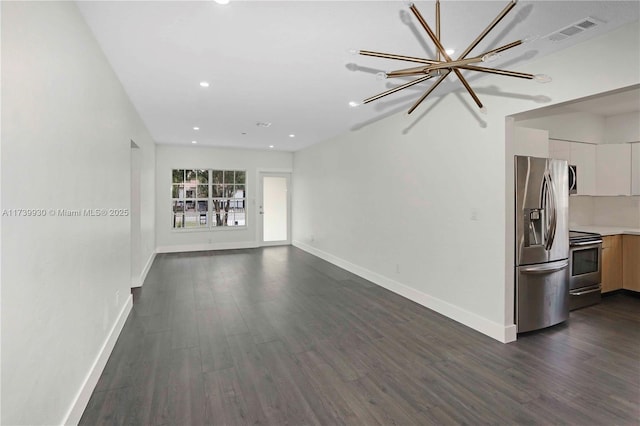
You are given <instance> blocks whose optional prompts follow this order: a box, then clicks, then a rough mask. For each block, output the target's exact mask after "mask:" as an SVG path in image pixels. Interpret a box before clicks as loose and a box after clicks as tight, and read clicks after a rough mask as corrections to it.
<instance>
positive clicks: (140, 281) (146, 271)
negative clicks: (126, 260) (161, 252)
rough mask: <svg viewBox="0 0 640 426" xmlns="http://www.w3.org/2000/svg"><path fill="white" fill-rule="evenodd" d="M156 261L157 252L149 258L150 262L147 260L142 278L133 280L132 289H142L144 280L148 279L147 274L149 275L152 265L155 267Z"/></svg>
mask: <svg viewBox="0 0 640 426" xmlns="http://www.w3.org/2000/svg"><path fill="white" fill-rule="evenodd" d="M155 259H156V252H155V251H154V252H153V253H151V256H149V260H147V264H146V265H145V266H144V269H143V270H142V273H141V274H140V277H139V278H138V279H137V280H132V282H131V288H136V287H142V284H144V280H145V279H146V278H147V274H149V270H150V269H151V265H153V261H154V260H155Z"/></svg>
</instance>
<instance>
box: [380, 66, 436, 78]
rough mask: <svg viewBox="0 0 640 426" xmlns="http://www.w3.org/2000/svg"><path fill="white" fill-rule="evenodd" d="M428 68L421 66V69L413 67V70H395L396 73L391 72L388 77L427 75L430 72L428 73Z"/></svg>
mask: <svg viewBox="0 0 640 426" xmlns="http://www.w3.org/2000/svg"><path fill="white" fill-rule="evenodd" d="M426 69H427V67H426V66H424V65H423V66H420V67H413V68H404V69H401V70H395V71H389V72H387V73H385V74H386V76H387V77H388V78H391V77H407V76H411V75H424V74H427V72H428V71H426Z"/></svg>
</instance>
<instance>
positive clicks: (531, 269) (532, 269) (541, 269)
mask: <svg viewBox="0 0 640 426" xmlns="http://www.w3.org/2000/svg"><path fill="white" fill-rule="evenodd" d="M567 266H569V261H568V260H565V261H564V262H562V263H560V264H558V263H553V264H551V265H535V266H528V267H524V268H520V272H522V273H524V274H548V273H549V272H556V271H561V270H563V269H564V268H566V267H567Z"/></svg>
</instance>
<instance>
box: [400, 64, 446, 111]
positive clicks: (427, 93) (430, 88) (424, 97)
mask: <svg viewBox="0 0 640 426" xmlns="http://www.w3.org/2000/svg"><path fill="white" fill-rule="evenodd" d="M450 72H451V71H449V70H447V71H446V72H445V73H444V74H442V75H441V76H440V78H438V79H437V80H436V81H435V83H433V84H432V85H431V87H429V89H427V91H426V92H424V94H423V95H422V96H420V99H418V100H417V101H416V103H414V104H413V106H411V108H409V111H408V112H407V114H411V113H412V112H413V111H414V110H415V109H416V108H418V105H420V104H421V103H422V101H424V100H425V99H427V96H429V95H430V94H431V92H433V90H434V89H435V88H436V87H438V85H439V84H440V83H442V82H443V81H444V79H445V78H447V76H448V75H449V73H450Z"/></svg>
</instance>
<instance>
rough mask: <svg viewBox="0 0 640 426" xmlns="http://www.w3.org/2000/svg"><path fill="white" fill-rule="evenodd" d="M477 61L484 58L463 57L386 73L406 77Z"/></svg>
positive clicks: (481, 60) (391, 75) (388, 75)
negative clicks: (457, 59)
mask: <svg viewBox="0 0 640 426" xmlns="http://www.w3.org/2000/svg"><path fill="white" fill-rule="evenodd" d="M477 62H483V58H468V59H461V60H459V61H451V62H440V63H438V64H433V65H429V66H426V67H424V66H422V67H413V68H405V69H401V70H396V71H389V72H387V73H385V75H386V76H387V77H406V76H409V75H420V74H428V73H429V72H430V71H435V70H439V69H443V68H453V67H462V66H464V65H470V64H474V63H477Z"/></svg>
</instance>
